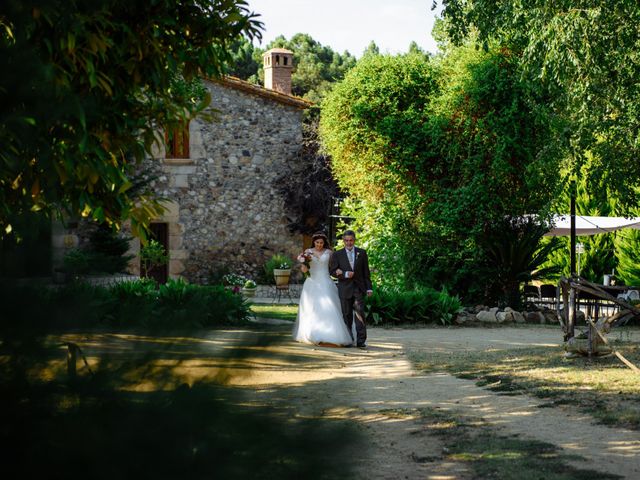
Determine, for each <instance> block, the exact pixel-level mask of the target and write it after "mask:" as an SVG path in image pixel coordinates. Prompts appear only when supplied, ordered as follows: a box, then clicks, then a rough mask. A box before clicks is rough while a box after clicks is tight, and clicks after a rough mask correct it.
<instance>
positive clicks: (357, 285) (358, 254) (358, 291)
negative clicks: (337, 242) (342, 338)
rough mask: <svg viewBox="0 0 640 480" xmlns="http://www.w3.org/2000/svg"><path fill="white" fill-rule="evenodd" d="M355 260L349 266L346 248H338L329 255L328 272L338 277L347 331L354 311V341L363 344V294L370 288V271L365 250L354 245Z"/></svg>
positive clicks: (364, 330) (364, 336) (364, 335)
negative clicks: (347, 274)
mask: <svg viewBox="0 0 640 480" xmlns="http://www.w3.org/2000/svg"><path fill="white" fill-rule="evenodd" d="M354 253H355V260H354V266H353V268H351V264H350V263H349V258H348V257H347V251H346V249H344V248H343V249H342V250H338V251H336V252H334V253H333V255H331V260H329V272H330V273H331V275H332V276H334V277H337V278H338V294H339V295H340V306H341V307H342V318H343V319H344V323H345V324H346V325H347V329H348V330H349V333H351V327H352V325H353V320H354V318H353V317H354V313H355V321H356V336H357V339H356V343H357V345H358V346H361V345H364V343H365V341H366V340H367V327H366V326H365V323H364V296H365V295H366V293H367V290H372V287H371V273H370V272H369V259H368V258H367V252H365V251H364V250H362V249H361V248H358V247H354ZM336 270H342V271H343V272H353V277H351V278H345V276H344V274H342V275H337V274H336Z"/></svg>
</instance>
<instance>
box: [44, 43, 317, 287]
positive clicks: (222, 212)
mask: <svg viewBox="0 0 640 480" xmlns="http://www.w3.org/2000/svg"><path fill="white" fill-rule="evenodd" d="M292 61H293V53H292V52H291V51H289V50H285V49H272V50H269V51H268V52H266V53H265V54H264V72H265V81H264V87H262V86H258V85H254V84H251V83H248V82H245V81H243V80H240V79H237V78H233V77H226V78H223V79H219V80H208V79H205V80H204V83H205V86H206V88H207V89H208V90H209V92H210V94H211V98H212V102H211V106H210V107H209V110H210V111H209V112H208V113H210V114H211V115H212V117H213V120H203V119H200V118H196V119H194V120H192V121H191V122H190V123H189V125H188V127H186V128H185V129H184V130H183V131H179V132H172V134H171V135H167V142H166V148H163V147H159V148H158V150H157V151H156V152H154V154H153V157H152V158H149V159H148V160H147V162H146V165H145V171H146V172H147V173H148V174H149V175H150V176H151V177H152V178H153V181H152V183H151V185H152V187H153V188H154V189H155V190H156V191H157V193H158V195H160V196H162V197H165V198H168V199H169V200H170V203H169V204H168V205H167V207H168V209H167V211H166V212H165V214H164V216H163V217H161V218H158V219H156V221H154V222H153V223H152V226H151V229H152V232H153V234H154V236H155V237H156V238H157V239H158V240H159V241H160V242H161V243H162V244H164V245H165V247H166V250H167V252H168V256H169V263H168V265H167V267H166V271H164V272H162V273H161V274H160V275H158V276H159V277H160V279H161V280H162V279H165V278H167V277H168V278H180V277H183V278H185V279H187V280H188V281H191V282H195V283H207V282H208V280H209V277H210V276H211V274H212V273H213V272H216V271H218V272H219V271H220V270H221V269H222V268H224V267H227V268H229V269H230V271H233V272H234V273H241V274H245V275H250V276H252V277H255V276H256V275H257V274H258V272H259V271H261V269H262V266H263V265H264V263H265V261H266V260H267V259H268V258H270V257H271V256H272V255H273V254H274V253H284V254H286V255H289V256H291V257H293V256H295V255H297V253H299V251H300V249H301V248H302V246H303V238H302V235H299V234H292V233H290V231H289V230H288V228H287V224H288V223H289V222H290V220H288V219H287V216H286V210H285V204H284V200H283V197H282V195H281V194H280V193H279V191H278V190H279V187H280V185H279V183H280V182H281V179H282V178H286V175H287V172H290V171H292V169H293V168H294V166H295V162H296V161H297V154H298V152H299V150H300V148H301V144H302V115H303V111H304V109H305V108H307V107H309V106H310V105H311V103H310V102H308V101H306V100H303V99H301V98H298V97H295V96H292V95H291V72H292V67H293V65H292ZM65 233H68V232H64V231H62V230H60V229H59V230H58V231H57V233H56V230H55V229H54V237H55V236H56V235H58V237H59V238H58V240H57V241H56V239H55V238H54V241H53V244H54V250H55V248H56V245H58V246H59V248H63V249H64V246H65V242H66V243H69V242H68V239H67V240H65V239H64V238H63V237H65ZM67 246H68V245H67ZM139 251H140V242H139V240H137V239H136V240H134V241H133V242H132V253H133V254H135V255H136V257H135V258H134V259H133V260H132V261H131V263H130V270H131V272H130V273H133V274H139V273H140V259H139V257H138V253H139ZM60 253H61V252H60V251H59V252H58V255H57V256H58V257H60ZM55 257H56V252H55V251H54V258H55Z"/></svg>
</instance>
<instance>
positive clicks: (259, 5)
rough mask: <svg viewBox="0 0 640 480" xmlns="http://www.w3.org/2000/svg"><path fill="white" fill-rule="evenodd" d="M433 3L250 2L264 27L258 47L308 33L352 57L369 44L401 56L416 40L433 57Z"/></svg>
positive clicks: (424, 0) (394, 0) (423, 0)
mask: <svg viewBox="0 0 640 480" xmlns="http://www.w3.org/2000/svg"><path fill="white" fill-rule="evenodd" d="M432 3H433V0H248V4H249V9H250V10H252V11H254V12H255V13H259V14H260V15H261V18H260V19H259V20H261V21H262V22H263V23H264V26H265V29H264V31H263V39H262V42H261V43H260V46H261V47H262V48H264V47H266V45H267V44H268V43H269V42H270V41H271V40H273V39H274V38H276V37H277V36H278V35H284V36H285V37H286V38H287V39H289V38H291V37H292V36H293V35H294V34H296V33H308V34H309V35H311V37H312V38H313V39H314V40H316V41H318V42H320V43H321V44H322V45H325V46H329V47H331V48H332V49H333V50H334V51H337V52H339V53H343V52H344V51H345V50H348V51H349V53H351V54H352V55H354V56H356V57H358V58H359V57H360V56H362V52H363V51H364V50H365V48H367V46H368V45H369V43H370V42H371V41H372V40H373V41H374V42H375V43H376V45H378V47H379V48H380V52H381V53H391V54H396V53H402V52H406V51H407V50H408V49H409V44H410V43H411V41H415V42H416V43H417V44H418V45H419V46H420V47H421V48H422V49H424V50H426V51H429V52H432V53H435V52H436V50H437V47H436V44H435V42H434V40H433V38H432V37H431V29H432V28H433V21H434V19H435V16H436V12H433V11H431V4H432Z"/></svg>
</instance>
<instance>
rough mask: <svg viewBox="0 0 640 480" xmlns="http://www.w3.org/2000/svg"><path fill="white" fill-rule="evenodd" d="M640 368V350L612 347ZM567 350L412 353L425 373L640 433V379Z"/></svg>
mask: <svg viewBox="0 0 640 480" xmlns="http://www.w3.org/2000/svg"><path fill="white" fill-rule="evenodd" d="M611 343H612V345H613V346H614V348H616V349H617V350H618V351H619V352H620V353H622V354H623V355H624V356H625V357H626V358H627V359H628V360H630V361H631V362H633V363H634V364H636V365H640V346H638V345H637V344H634V343H630V342H627V341H625V340H624V339H622V338H620V339H617V340H614V341H612V342H611ZM563 353H564V352H563V351H562V348H561V347H533V348H522V349H514V350H485V351H479V352H460V353H450V352H448V353H431V352H429V353H425V352H416V351H413V352H409V358H410V359H411V360H412V361H413V362H414V364H415V365H416V367H417V368H418V369H419V370H421V371H424V372H442V371H446V372H448V373H451V374H453V375H455V376H458V377H461V378H470V379H475V380H477V383H478V385H480V386H485V387H487V388H489V389H491V390H494V391H499V392H502V393H504V394H508V395H518V394H528V395H534V396H536V397H539V398H544V399H547V400H548V401H549V403H548V406H554V405H559V404H571V405H575V406H576V407H578V408H580V409H582V410H583V411H585V412H588V413H589V414H591V415H593V416H594V417H595V418H597V419H598V420H600V421H601V422H602V423H605V424H610V425H616V426H621V427H627V428H632V429H636V430H638V429H640V403H639V402H638V395H639V394H640V375H639V374H637V373H635V372H634V371H632V370H631V369H629V368H627V367H626V366H624V365H623V364H622V363H621V362H620V361H619V360H618V359H617V358H616V357H614V356H613V355H610V356H607V357H598V358H592V359H588V358H583V357H579V358H573V359H566V358H564V356H563Z"/></svg>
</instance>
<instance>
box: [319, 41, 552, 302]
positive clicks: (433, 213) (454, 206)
mask: <svg viewBox="0 0 640 480" xmlns="http://www.w3.org/2000/svg"><path fill="white" fill-rule="evenodd" d="M560 124H561V122H560V121H559V120H556V119H554V118H552V117H551V116H550V113H549V112H548V111H547V109H546V107H545V99H544V98H542V97H540V96H539V94H538V93H537V92H536V91H532V90H531V89H529V88H528V86H527V84H526V83H523V82H522V81H521V74H520V71H519V67H518V62H517V57H516V56H514V55H513V54H512V52H510V51H509V50H504V49H495V50H491V51H489V52H481V51H477V50H475V49H474V48H473V47H472V46H465V47H460V48H457V49H452V50H451V51H450V52H448V54H447V55H446V56H444V57H442V58H438V59H436V60H431V59H429V57H426V56H425V55H423V54H421V53H419V52H414V53H412V54H407V55H399V56H395V57H391V56H386V55H368V56H365V57H363V58H362V59H361V61H360V62H359V63H358V65H357V66H356V67H355V68H354V69H353V70H351V71H350V72H349V73H348V74H347V76H346V78H345V80H344V81H343V82H341V83H340V84H339V85H337V86H336V88H335V89H334V90H333V91H332V93H331V94H330V95H329V96H328V97H327V99H326V101H325V102H324V103H323V108H322V117H321V124H320V126H321V130H320V132H321V136H322V139H323V143H324V145H325V147H326V149H327V151H328V152H329V154H330V155H331V157H332V167H333V171H334V174H335V176H336V178H337V180H338V184H339V186H340V188H341V189H342V190H343V191H345V192H348V194H349V195H350V199H349V200H348V201H346V202H345V205H344V207H345V208H344V210H343V213H344V212H347V214H348V215H351V216H353V217H355V220H354V222H353V224H352V226H353V227H355V228H356V230H358V231H359V232H361V233H362V235H361V237H360V238H362V239H364V241H365V246H366V247H367V248H368V249H369V251H371V252H372V254H371V263H372V268H373V270H374V272H376V273H374V275H378V276H379V278H380V279H382V281H383V283H386V284H395V285H400V286H404V287H406V288H411V287H412V286H413V285H415V284H418V285H429V286H432V287H437V288H440V286H442V285H444V286H447V287H448V288H450V289H451V290H452V291H454V292H456V293H458V294H460V295H462V296H463V297H464V298H465V301H473V300H474V299H477V300H481V299H482V297H483V296H484V295H485V294H486V293H487V292H486V290H485V289H484V288H482V286H483V285H484V284H485V283H486V278H485V276H484V275H485V274H486V271H484V270H483V269H481V268H479V267H481V266H485V265H487V258H488V255H489V252H488V251H487V250H486V248H485V246H486V245H487V244H488V242H487V241H486V240H487V235H488V232H489V227H490V226H491V225H494V224H497V223H499V222H500V221H501V220H502V219H504V218H505V217H507V218H509V217H517V216H520V215H523V214H527V213H531V212H534V213H535V212H542V213H544V211H545V210H546V209H547V208H548V206H549V204H550V203H551V198H553V194H554V192H555V191H556V189H557V188H558V185H559V181H560V177H559V176H557V175H549V173H548V172H550V171H556V170H557V165H558V153H559V152H558V151H557V150H555V149H553V148H551V147H549V146H548V145H547V143H548V142H547V139H548V136H549V135H551V132H552V131H553V130H552V127H555V126H558V125H560ZM376 250H378V253H377V252H376ZM378 272H384V275H383V274H382V273H378ZM479 287H480V288H479Z"/></svg>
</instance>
